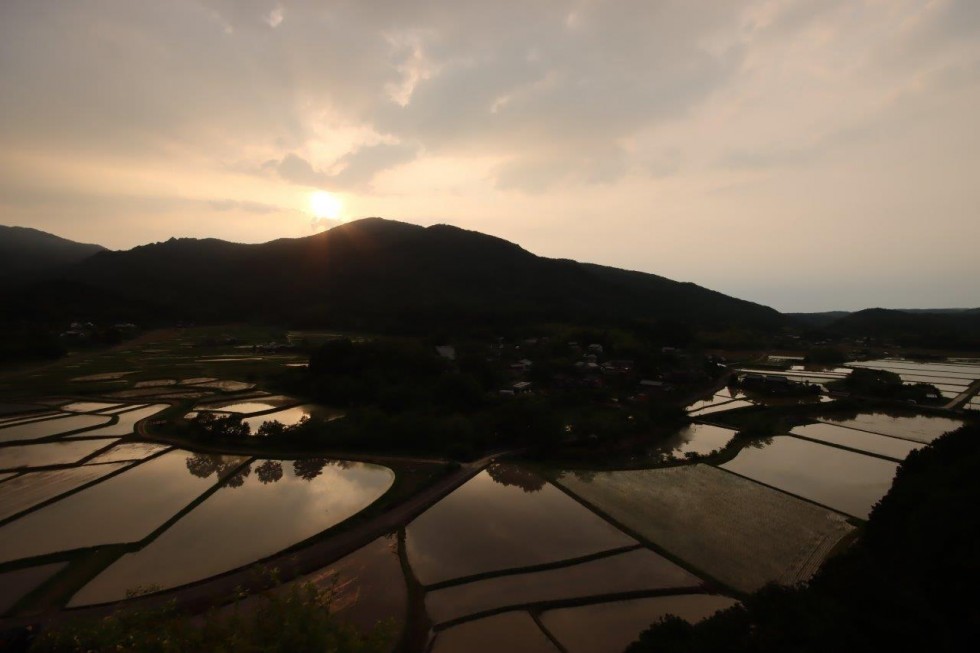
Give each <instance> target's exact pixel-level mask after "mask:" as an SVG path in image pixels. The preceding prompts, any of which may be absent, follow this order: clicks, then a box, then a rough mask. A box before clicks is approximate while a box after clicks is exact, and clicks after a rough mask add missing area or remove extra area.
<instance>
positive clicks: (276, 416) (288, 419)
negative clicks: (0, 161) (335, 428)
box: [242, 404, 343, 433]
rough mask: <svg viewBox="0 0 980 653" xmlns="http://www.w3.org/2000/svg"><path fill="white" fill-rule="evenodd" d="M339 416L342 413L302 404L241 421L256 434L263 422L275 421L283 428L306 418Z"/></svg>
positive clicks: (333, 417)
mask: <svg viewBox="0 0 980 653" xmlns="http://www.w3.org/2000/svg"><path fill="white" fill-rule="evenodd" d="M341 416H343V412H341V411H339V410H334V409H330V408H326V407H324V406H317V405H315V404H304V405H302V406H293V407H292V408H284V409H283V410H277V411H275V412H272V413H264V414H262V415H256V416H254V417H246V418H245V419H243V420H242V421H243V422H245V423H246V424H248V425H249V427H251V430H252V433H256V432H257V431H258V430H259V427H260V426H262V424H263V423H265V422H273V421H275V422H279V423H280V424H282V425H283V426H295V425H296V424H299V423H300V422H301V421H303V420H304V419H306V418H308V417H318V418H321V419H325V420H330V419H336V418H338V417H341Z"/></svg>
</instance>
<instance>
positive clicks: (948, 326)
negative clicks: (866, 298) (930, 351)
mask: <svg viewBox="0 0 980 653" xmlns="http://www.w3.org/2000/svg"><path fill="white" fill-rule="evenodd" d="M825 328H826V330H827V331H828V332H830V333H834V334H837V335H842V336H852V337H871V338H877V339H879V340H889V341H893V342H896V343H898V344H901V345H905V346H918V347H942V348H950V349H958V348H962V349H980V309H968V310H961V311H954V312H948V311H946V312H909V311H900V310H891V309H884V308H869V309H865V310H863V311H858V312H856V313H851V314H849V315H846V316H844V317H842V318H840V319H839V320H836V321H834V322H832V323H831V324H829V325H827V326H826V327H825Z"/></svg>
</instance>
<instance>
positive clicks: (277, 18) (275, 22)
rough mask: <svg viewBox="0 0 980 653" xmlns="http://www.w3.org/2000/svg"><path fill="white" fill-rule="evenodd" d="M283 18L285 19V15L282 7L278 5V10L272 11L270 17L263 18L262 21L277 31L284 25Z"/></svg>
mask: <svg viewBox="0 0 980 653" xmlns="http://www.w3.org/2000/svg"><path fill="white" fill-rule="evenodd" d="M283 18H284V13H283V8H282V5H276V8H275V9H273V10H272V11H270V12H269V15H268V16H266V17H265V18H263V19H262V20H264V21H265V23H266V25H268V26H269V27H271V28H272V29H275V28H277V27H279V25H280V24H281V23H282V20H283Z"/></svg>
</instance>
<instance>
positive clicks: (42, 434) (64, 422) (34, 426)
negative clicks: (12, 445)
mask: <svg viewBox="0 0 980 653" xmlns="http://www.w3.org/2000/svg"><path fill="white" fill-rule="evenodd" d="M110 421H112V417H110V416H107V415H68V416H64V417H60V416H59V417H52V418H51V419H45V420H41V421H35V422H26V423H21V424H14V425H12V426H4V427H0V442H20V441H29V440H40V439H42V438H50V437H53V436H56V435H64V434H65V433H68V432H71V431H83V430H85V429H92V428H94V427H96V426H104V425H106V424H108V423H109V422H110Z"/></svg>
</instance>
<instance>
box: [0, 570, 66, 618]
mask: <svg viewBox="0 0 980 653" xmlns="http://www.w3.org/2000/svg"><path fill="white" fill-rule="evenodd" d="M67 566H68V563H67V562H51V563H48V564H45V565H35V566H33V567H25V568H23V569H15V570H13V571H8V572H6V573H0V614H4V613H5V612H7V610H9V609H10V608H12V607H13V606H14V604H15V603H17V601H18V600H20V598H21V597H22V596H24V595H25V594H28V593H30V592H32V591H33V590H34V589H36V588H37V587H39V586H40V585H41V584H42V583H44V582H45V581H47V580H48V579H50V578H51V577H52V576H54V575H55V574H57V573H58V572H60V571H62V570H63V569H64V568H65V567H67Z"/></svg>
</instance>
